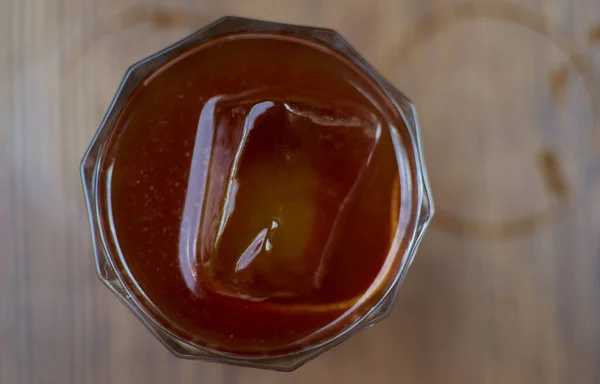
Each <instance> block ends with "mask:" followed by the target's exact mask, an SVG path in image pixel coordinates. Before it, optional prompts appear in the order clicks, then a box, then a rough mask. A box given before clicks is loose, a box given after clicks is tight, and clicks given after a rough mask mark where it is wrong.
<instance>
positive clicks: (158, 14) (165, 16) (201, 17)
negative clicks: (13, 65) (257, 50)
mask: <svg viewBox="0 0 600 384" xmlns="http://www.w3.org/2000/svg"><path fill="white" fill-rule="evenodd" d="M217 18H218V16H217V15H216V14H212V13H211V14H207V13H198V12H189V11H186V10H180V9H174V8H168V7H165V6H159V5H152V4H140V5H135V6H132V7H130V8H127V9H125V10H124V11H122V12H121V13H120V14H119V16H118V17H116V18H113V19H111V21H109V22H106V23H100V24H101V25H100V26H99V27H98V29H99V30H100V32H99V33H98V34H95V35H94V36H92V37H91V38H90V39H89V41H87V42H84V43H83V49H82V50H81V51H79V52H76V53H75V54H73V55H72V56H71V57H70V58H69V59H67V60H65V61H64V63H65V64H64V65H63V67H64V70H65V71H71V70H73V68H75V67H76V66H77V65H78V64H79V63H80V62H81V61H82V60H83V58H85V56H86V55H87V54H89V52H90V51H92V50H93V48H94V46H96V44H98V43H99V42H100V41H101V40H103V39H105V38H108V37H109V36H113V35H116V34H119V33H121V32H124V31H127V30H130V29H132V28H135V27H138V26H142V25H147V26H148V27H150V28H152V29H154V30H157V31H167V30H175V29H179V28H186V29H190V30H195V29H200V28H202V27H204V26H206V25H207V24H208V23H210V22H212V21H214V20H216V19H217Z"/></svg>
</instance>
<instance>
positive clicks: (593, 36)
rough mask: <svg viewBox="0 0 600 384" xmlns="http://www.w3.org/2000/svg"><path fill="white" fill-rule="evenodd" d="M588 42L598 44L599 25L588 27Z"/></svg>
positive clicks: (599, 37)
mask: <svg viewBox="0 0 600 384" xmlns="http://www.w3.org/2000/svg"><path fill="white" fill-rule="evenodd" d="M588 43H590V44H600V25H597V26H595V27H592V28H590V30H589V31H588Z"/></svg>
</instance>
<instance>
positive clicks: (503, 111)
mask: <svg viewBox="0 0 600 384" xmlns="http://www.w3.org/2000/svg"><path fill="white" fill-rule="evenodd" d="M493 3H494V4H496V5H492V6H490V5H489V4H490V3H485V2H483V1H477V0H473V1H469V2H468V3H464V2H456V1H442V0H437V1H434V0H430V1H415V0H379V1H361V0H346V1H343V0H339V1H333V0H329V1H321V0H309V1H303V2H291V1H276V0H256V1H252V2H249V1H241V0H239V1H238V0H219V1H217V0H206V1H202V2H199V1H191V0H177V1H171V2H168V3H167V2H158V1H156V3H151V2H140V1H134V0H118V1H117V0H105V1H96V0H18V1H17V0H0V52H2V54H0V383H2V384H4V383H6V384H12V383H16V384H28V383H138V382H139V383H149V384H152V383H192V382H195V383H223V384H237V383H240V384H246V383H306V382H314V383H329V382H339V383H361V384H362V383H365V382H368V383H400V382H406V383H427V384H431V383H445V384H447V383H528V384H529V383H582V384H583V383H590V384H591V383H598V382H600V369H599V368H598V367H600V328H599V327H598V324H600V240H599V239H600V236H598V233H599V230H600V156H599V153H598V151H597V150H596V149H595V148H600V145H598V139H599V138H600V134H598V133H599V132H598V131H600V127H598V126H596V125H597V118H596V117H595V116H594V113H599V112H600V105H599V104H598V103H597V101H596V100H597V99H598V96H597V95H598V93H600V82H599V80H598V79H600V77H598V75H597V72H598V69H599V67H600V62H599V61H598V60H599V58H600V56H599V55H598V50H599V49H600V48H599V46H598V45H597V44H595V43H596V42H597V41H598V39H597V36H598V25H600V3H599V2H598V1H597V0H575V1H562V0H536V1H534V0H527V1H519V2H518V6H516V7H515V6H514V5H515V4H514V3H510V4H512V5H510V4H509V3H507V2H505V1H494V2H493ZM457 4H458V5H457ZM497 4H501V5H500V7H503V6H504V5H505V4H509V5H507V7H512V8H511V9H513V11H514V12H516V14H515V15H516V18H517V20H520V21H519V22H513V21H514V20H512V21H511V20H510V19H505V18H503V17H494V15H496V16H498V15H499V14H502V12H505V9H504V8H501V9H500V11H498V9H499V8H498V5H497ZM486 7H487V8H486ZM482 9H484V10H483V11H482ZM485 9H487V11H486V10H485ZM503 9H504V10H503ZM440 10H442V11H443V12H446V13H444V14H443V15H442V17H438V16H435V17H431V15H432V14H435V12H440ZM513 11H510V12H513ZM469 12H470V13H469ZM494 12H496V13H494ZM226 14H233V15H240V16H247V17H256V18H264V19H271V20H277V21H283V22H294V23H300V24H310V25H319V26H327V27H331V28H334V29H336V30H338V31H339V32H341V33H342V34H343V35H344V36H345V37H346V38H347V39H348V40H349V41H350V42H351V43H352V44H353V45H355V47H356V48H357V49H358V50H359V51H360V52H361V53H362V54H363V55H364V56H365V57H366V58H367V59H368V60H369V61H370V62H372V63H373V64H374V66H375V67H377V68H378V69H380V70H381V71H382V72H383V74H384V75H386V76H387V77H388V78H389V79H390V80H391V81H392V82H393V83H394V84H396V85H397V86H398V87H400V89H402V90H403V91H404V92H405V93H407V94H408V95H409V96H410V97H411V98H412V99H413V100H414V101H415V103H416V105H417V108H418V111H419V113H420V119H421V129H422V135H423V144H424V148H425V156H426V161H427V164H428V167H429V173H430V177H431V183H432V188H433V193H434V198H435V201H436V203H437V206H438V208H439V211H440V212H441V213H444V215H446V217H450V218H451V219H452V220H454V221H452V220H451V221H450V222H448V221H444V220H443V219H442V217H443V215H440V218H439V219H437V220H434V225H433V227H432V228H431V230H430V231H429V232H428V233H427V235H426V237H425V240H424V243H423V245H422V247H421V249H420V252H419V254H418V256H417V258H416V260H415V262H414V264H413V267H412V269H411V271H410V273H409V276H408V278H407V280H406V282H405V284H404V286H403V287H402V290H401V293H400V295H399V297H398V301H397V304H396V307H395V310H394V312H393V314H392V315H391V316H390V318H388V319H387V320H386V321H384V322H383V323H381V324H379V325H377V326H375V327H373V328H371V329H369V330H368V331H365V332H362V333H360V334H358V335H356V336H354V337H352V338H351V339H350V340H349V341H348V342H346V343H344V344H342V345H341V346H339V347H337V348H335V349H333V350H332V351H330V352H328V353H326V354H325V355H323V356H321V357H319V358H317V359H316V360H314V361H313V362H311V363H309V364H308V365H307V366H305V367H303V368H301V369H299V370H298V371H296V372H293V373H291V374H281V373H274V372H267V371H259V370H251V369H243V368H232V367H226V366H221V365H216V364H207V363H202V362H192V361H184V360H178V359H176V358H174V357H172V356H171V355H170V354H169V353H168V352H167V351H166V350H165V349H164V348H163V347H162V346H161V345H160V343H159V342H158V341H156V340H155V339H154V338H153V337H152V336H151V335H150V334H149V333H148V332H147V331H146V330H145V329H144V328H143V327H141V326H140V324H138V322H137V320H136V319H135V318H134V316H133V315H132V314H131V313H129V311H128V310H127V309H126V308H125V307H124V306H122V305H121V303H120V302H119V301H118V300H117V299H116V298H115V297H113V296H112V294H110V293H109V291H108V290H107V289H105V288H104V287H103V286H102V285H101V284H100V282H99V281H98V280H97V279H96V277H95V271H94V265H93V258H92V250H91V243H90V236H89V231H88V223H87V217H86V212H85V209H84V204H83V198H82V191H81V184H80V180H79V172H78V166H79V161H80V158H81V157H82V155H83V152H84V151H85V149H86V147H87V145H88V143H89V142H90V140H91V138H92V135H93V134H94V132H95V130H96V128H97V125H98V123H99V122H100V119H101V118H102V116H103V114H104V112H105V110H106V108H107V107H108V104H109V103H110V101H111V98H112V96H113V93H114V92H115V90H116V87H117V85H118V83H119V81H120V79H121V77H122V76H123V74H124V72H125V70H126V68H127V67H128V66H129V65H130V64H131V63H133V62H135V61H137V60H139V59H140V58H143V57H145V56H147V55H149V54H151V53H153V52H155V51H157V50H159V49H160V48H162V47H164V46H166V45H167V44H170V43H172V42H174V41H176V40H178V39H180V38H182V37H184V36H186V35H187V34H189V33H191V32H192V31H193V30H195V29H197V28H199V27H201V26H202V25H204V24H206V23H208V22H210V21H211V20H213V19H215V18H217V17H219V16H223V15H226ZM428 15H429V16H428ZM436 15H437V14H436ZM461 15H462V16H461ZM464 15H467V16H468V15H471V16H473V15H475V16H476V17H463V16H464ZM519 15H521V16H519ZM513 16H514V15H513ZM428 17H429V19H428ZM419 20H432V21H428V23H429V24H418V22H419ZM440 20H441V21H440ZM527 20H529V21H531V20H533V22H534V24H535V23H538V24H537V25H538V26H537V27H535V25H534V27H531V26H530V27H531V28H530V27H528V26H527V25H526V24H527ZM523 23H525V24H523ZM540 23H541V24H540ZM414 26H419V27H418V28H421V29H423V31H421V30H420V29H418V28H417V29H415V27H414ZM540 26H542V27H541V30H540ZM546 27H547V30H545V29H544V28H546ZM544 31H545V32H544ZM548 31H550V32H549V33H546V32H548ZM411 36H413V37H411ZM411 39H413V40H411ZM407 42H408V43H410V44H409V46H410V50H406V49H404V48H406V47H407V45H406V43H407ZM557 96H558V97H557ZM563 193H564V195H565V196H568V198H562V197H561V194H563ZM547 210H549V212H550V213H551V215H550V216H548V217H547V218H546V219H544V220H545V221H544V224H543V225H538V224H539V222H538V221H535V220H533V222H534V224H533V225H530V226H528V227H527V228H525V229H527V230H517V231H513V232H514V233H513V232H511V233H510V236H507V235H506V233H503V232H501V231H500V232H498V231H495V230H494V228H504V227H502V225H500V226H498V223H500V224H502V223H511V222H515V221H516V222H518V220H523V219H527V218H529V219H531V218H532V217H534V218H535V217H536V216H535V215H540V214H543V213H544V212H546V211H547ZM544 217H546V216H544ZM535 223H537V224H535ZM469 226H474V227H475V228H476V229H475V230H469V229H468V228H470V227H469ZM486 226H487V227H486ZM465 228H466V229H465ZM477 228H479V229H477ZM481 228H483V229H481ZM485 228H487V229H485ZM490 228H492V230H491V232H493V233H495V234H496V235H495V236H482V235H481V233H482V232H486V231H488V232H489V229H490ZM494 231H495V232H494Z"/></svg>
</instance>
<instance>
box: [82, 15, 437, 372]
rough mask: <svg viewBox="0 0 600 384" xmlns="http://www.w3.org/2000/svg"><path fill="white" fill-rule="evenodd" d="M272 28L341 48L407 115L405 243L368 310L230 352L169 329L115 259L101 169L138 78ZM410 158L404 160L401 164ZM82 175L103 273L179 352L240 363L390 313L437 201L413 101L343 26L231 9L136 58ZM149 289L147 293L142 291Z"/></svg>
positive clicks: (264, 359) (265, 362) (309, 353)
mask: <svg viewBox="0 0 600 384" xmlns="http://www.w3.org/2000/svg"><path fill="white" fill-rule="evenodd" d="M244 32H251V33H269V34H281V35H287V36H295V37H300V38H303V39H307V40H310V41H313V42H316V43H319V44H322V45H325V46H327V47H328V48H329V49H331V50H333V51H335V52H337V53H339V54H341V55H343V56H344V57H345V58H347V59H348V60H350V61H351V62H352V63H353V64H355V65H356V66H357V67H358V68H359V69H360V70H362V71H364V73H366V74H367V75H368V76H369V77H370V78H371V79H372V80H373V81H374V82H375V83H376V84H377V85H378V86H379V87H380V88H381V89H382V90H383V92H384V93H385V96H386V97H387V98H388V99H389V101H390V102H391V103H392V104H393V107H394V108H395V109H397V111H398V112H399V114H400V115H401V116H402V118H403V120H404V123H405V127H402V128H404V129H403V130H402V131H401V132H400V130H399V132H396V134H397V136H398V137H401V138H402V140H403V143H404V150H405V151H406V154H405V155H404V158H405V159H406V161H404V162H399V164H400V165H399V167H400V168H403V167H404V168H405V169H404V170H403V171H402V172H400V174H401V175H405V176H404V177H403V178H402V179H401V184H402V185H403V186H404V188H405V189H406V190H405V191H403V192H405V193H404V194H406V195H408V196H404V194H403V197H402V201H401V208H402V209H401V213H400V218H399V226H401V229H402V230H401V231H399V232H398V233H399V235H398V236H399V238H397V239H395V243H397V244H399V247H398V253H397V256H396V258H395V262H394V263H392V264H393V265H388V266H386V268H391V270H392V271H393V273H391V274H389V275H390V277H389V278H388V279H387V280H386V281H385V282H384V284H385V287H384V288H385V289H384V290H383V292H384V293H383V294H382V295H381V297H380V298H378V300H377V301H376V302H368V304H367V305H369V308H367V309H366V310H365V311H362V313H363V314H362V315H361V316H360V317H359V318H357V319H356V320H355V321H354V322H353V323H351V324H350V325H348V326H346V327H345V328H344V329H342V330H341V331H340V332H338V333H337V334H335V335H334V336H332V337H329V338H328V339H326V340H323V341H320V342H318V343H316V344H313V345H310V346H307V347H305V348H303V349H301V350H299V351H296V352H293V353H286V354H282V355H265V356H262V355H261V356H255V355H252V356H243V355H238V354H231V353H224V352H221V351H218V350H214V349H211V348H207V347H204V346H201V345H196V344H194V343H191V342H189V341H187V340H184V339H182V338H181V337H179V336H177V335H175V334H173V333H172V332H170V331H169V330H168V329H167V328H166V327H164V326H163V325H161V321H160V319H157V318H156V317H155V316H154V315H152V314H151V313H150V311H148V310H146V309H145V308H144V306H143V305H142V304H141V303H140V301H139V300H138V298H137V297H139V292H132V291H130V288H128V286H127V284H125V281H124V279H125V278H126V277H125V276H123V273H120V272H119V271H118V269H117V268H116V266H115V261H114V260H115V258H116V255H113V254H112V252H111V247H110V246H109V245H108V244H109V242H110V241H111V239H110V233H109V232H110V231H106V230H105V228H103V225H102V221H101V218H100V216H101V212H100V208H99V193H98V188H99V186H98V185H99V181H98V180H99V173H100V164H101V159H102V156H103V150H104V149H105V147H106V145H107V142H108V139H109V137H110V134H111V131H112V130H113V129H114V127H115V124H116V122H117V119H118V117H119V115H120V114H121V112H122V111H123V109H124V108H125V106H126V104H127V103H128V100H129V99H130V97H131V96H132V95H133V93H134V91H135V90H136V89H137V88H138V86H139V85H140V84H141V83H142V82H143V81H144V80H145V79H146V78H148V76H150V75H151V74H152V73H154V72H155V71H156V70H157V69H159V68H160V67H161V66H163V65H164V64H165V63H166V62H168V61H170V60H171V59H173V58H175V57H177V56H178V55H180V54H182V53H183V52H185V51H187V50H188V49H190V48H191V47H193V46H195V45H197V44H199V43H202V42H205V41H207V40H210V39H212V38H215V37H217V36H222V35H227V34H234V33H244ZM402 164H404V165H402ZM81 177H82V181H83V186H84V193H85V199H86V204H87V209H88V213H89V219H90V224H91V233H92V239H93V244H94V248H95V249H94V251H95V258H96V267H97V273H98V276H99V278H100V280H101V281H102V282H103V283H104V284H105V285H106V286H107V287H108V288H109V289H110V290H111V291H112V292H113V293H114V294H115V295H116V296H117V297H118V298H119V299H121V301H122V302H123V303H124V304H125V305H126V306H128V307H129V308H130V309H131V310H132V312H133V313H134V314H135V315H136V316H137V317H138V319H139V320H140V321H141V322H142V323H143V324H144V325H145V326H146V327H147V328H148V329H149V330H150V332H152V333H153V334H154V335H155V336H156V337H157V338H158V339H159V340H160V341H161V342H162V343H163V345H164V346H165V347H166V348H167V349H168V350H169V351H171V352H172V353H173V354H174V355H176V356H178V357H181V358H188V359H201V360H207V361H215V362H221V363H228V364H234V365H241V366H248V367H256V368H265V369H273V370H280V371H291V370H294V369H296V368H298V367H300V366H301V365H303V364H305V363H306V362H308V361H309V360H311V359H313V358H315V357H316V356H317V355H319V354H321V353H323V352H324V351H326V350H328V349H329V348H331V347H333V346H335V345H337V344H339V343H340V342H341V341H343V340H345V339H346V338H347V337H349V336H350V335H351V334H353V333H354V332H357V331H359V330H362V329H365V328H368V327H370V326H371V325H373V324H374V323H376V322H378V321H380V320H382V319H384V318H385V317H386V316H388V315H389V314H390V312H391V310H392V307H393V303H394V300H395V297H396V294H397V293H398V290H399V288H400V285H401V284H402V281H403V279H404V277H405V276H406V273H407V270H408V268H409V267H410V265H411V263H412V261H413V258H414V255H415V252H416V250H417V248H418V245H419V243H420V241H421V239H422V237H423V234H424V232H425V230H426V228H427V226H428V225H429V222H430V221H431V218H432V216H433V211H434V208H433V202H432V198H431V194H430V188H429V185H428V180H427V173H426V170H425V165H424V163H423V159H422V153H421V143H420V139H419V126H418V122H417V116H416V113H415V108H414V106H413V104H412V103H411V101H410V100H409V99H408V98H407V97H406V96H405V95H404V94H403V93H402V92H400V91H399V90H398V89H396V88H395V87H394V86H393V85H391V84H390V83H389V82H388V81H387V80H385V79H384V78H383V77H382V76H381V75H380V74H379V73H377V71H375V70H374V69H373V68H372V67H371V66H370V65H369V64H368V63H367V62H366V61H365V60H364V59H363V58H362V57H361V56H360V55H359V54H358V53H357V52H356V51H355V50H354V49H353V48H352V47H351V46H350V45H349V44H348V43H347V42H346V41H345V40H344V39H343V38H342V37H341V36H340V35H339V34H338V33H337V32H335V31H332V30H328V29H323V28H312V27H303V26H296V25H286V24H279V23H272V22H265V21H260V20H252V19H244V18H238V17H225V18H222V19H219V20H217V21H216V22H214V23H212V24H210V25H208V26H207V27H205V28H203V29H201V30H200V31H198V32H196V33H194V34H192V35H191V36H189V37H187V38H185V39H183V40H181V41H179V42H177V43H175V44H173V45H172V46H170V47H168V48H166V49H164V50H162V51H160V52H158V53H156V54H154V55H152V56H150V57H148V58H146V59H144V60H142V61H140V62H138V63H136V64H134V65H133V66H131V67H130V68H129V70H128V71H127V73H126V74H125V77H124V79H123V81H122V83H121V85H120V87H119V89H118V90H117V93H116V96H115V98H114V100H113V102H112V104H111V105H110V107H109V109H108V111H107V113H106V115H105V117H104V119H103V121H102V123H101V124H100V127H99V129H98V131H97V133H96V135H95V137H94V138H93V140H92V143H91V144H90V146H89V148H88V150H87V152H86V154H85V156H84V158H83V160H82V163H81ZM142 295H143V293H142Z"/></svg>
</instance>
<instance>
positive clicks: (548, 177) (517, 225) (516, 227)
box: [384, 2, 600, 240]
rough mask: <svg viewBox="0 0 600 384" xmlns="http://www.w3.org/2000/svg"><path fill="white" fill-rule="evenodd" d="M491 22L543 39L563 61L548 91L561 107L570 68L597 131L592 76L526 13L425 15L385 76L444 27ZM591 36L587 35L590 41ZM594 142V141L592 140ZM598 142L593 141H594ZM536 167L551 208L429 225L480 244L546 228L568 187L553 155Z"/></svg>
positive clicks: (560, 37)
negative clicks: (583, 92) (577, 78)
mask: <svg viewBox="0 0 600 384" xmlns="http://www.w3.org/2000/svg"><path fill="white" fill-rule="evenodd" d="M482 19H483V20H495V21H500V22H505V23H508V24H513V25H516V26H520V27H524V28H526V29H529V30H531V31H533V32H535V33H537V34H539V35H542V36H544V37H546V38H547V39H549V41H551V42H552V43H553V44H554V45H555V46H556V47H557V48H559V49H560V50H561V51H562V52H563V53H564V54H565V55H566V56H567V58H568V63H567V64H566V65H565V66H562V67H560V68H558V69H556V70H554V71H553V72H552V73H550V74H549V77H548V79H549V83H550V84H549V91H550V94H551V96H552V98H553V99H554V100H555V101H556V102H562V101H564V97H565V91H566V88H567V86H568V83H569V79H570V69H571V68H573V69H574V70H575V71H576V72H577V74H578V75H579V76H581V77H582V78H583V80H584V85H585V87H586V91H587V93H588V97H589V99H590V104H591V106H592V110H593V120H594V121H593V132H594V134H596V135H598V132H597V130H598V129H600V127H598V122H599V117H598V112H597V111H596V109H597V108H596V106H597V105H599V103H598V97H597V95H596V92H595V89H594V88H593V84H595V83H594V78H595V77H594V73H593V70H592V69H593V66H592V64H591V62H590V59H589V57H588V56H587V55H586V54H585V53H584V52H583V51H582V50H581V49H580V48H579V46H578V44H577V43H576V42H575V41H573V40H571V39H569V38H568V37H566V36H565V34H564V33H563V32H562V31H561V29H560V28H559V27H557V26H556V25H555V24H553V23H551V22H550V21H549V20H547V19H546V18H545V17H544V16H543V15H540V14H538V13H536V12H534V11H532V10H529V9H528V8H526V7H523V6H520V5H517V4H509V3H497V2H481V3H473V2H463V3H457V4H453V5H450V6H443V7H440V8H438V9H436V10H433V11H431V12H429V13H427V14H426V15H425V16H424V17H423V18H422V19H421V20H420V21H418V22H417V23H416V24H414V25H413V26H412V27H410V28H409V30H408V32H407V33H405V34H404V35H403V36H402V38H401V40H400V42H399V43H398V46H397V47H398V48H397V49H396V50H395V51H394V53H393V56H392V57H390V58H389V59H388V60H387V61H386V63H387V69H388V70H387V72H386V71H385V70H384V73H390V72H391V70H392V69H396V68H399V67H400V66H401V65H402V64H403V63H404V62H405V60H406V59H407V58H408V57H409V56H410V55H411V54H412V53H413V52H414V51H415V49H416V48H417V47H419V46H421V45H422V44H423V43H425V42H427V41H428V40H430V39H431V38H433V37H434V36H436V35H437V34H439V33H441V32H442V31H444V30H445V29H447V28H448V27H449V26H451V25H453V24H456V23H461V22H466V21H474V20H482ZM595 33H596V32H590V40H594V39H595V37H594V38H592V35H594V36H595ZM598 138H599V139H600V137H598ZM594 141H598V140H594ZM538 166H539V170H540V172H541V175H542V178H543V180H544V182H545V184H546V187H547V189H548V191H549V192H550V193H551V194H552V195H553V196H554V197H555V198H556V203H555V204H553V205H551V206H549V207H547V208H546V209H545V210H543V211H541V212H539V213H534V214H531V215H527V216H525V217H522V218H517V219H511V220H503V221H497V222H492V221H480V220H476V219H467V218H463V217H460V216H458V215H456V214H454V213H451V212H449V211H446V210H444V209H443V208H438V209H437V212H436V215H435V217H434V219H433V221H432V225H433V226H435V227H437V228H440V229H442V230H444V231H446V232H450V233H454V234H457V235H462V236H469V237H475V238H480V239H486V240H503V239H507V238H510V237H516V236H525V235H530V234H533V233H535V232H538V231H540V230H542V229H544V228H547V227H550V226H551V225H552V224H553V223H554V222H555V220H556V219H557V217H558V216H559V215H560V214H561V213H562V211H563V209H562V208H563V207H564V206H565V204H564V203H565V202H567V200H568V196H569V187H568V183H567V182H566V178H565V177H564V175H563V172H562V167H561V165H560V161H559V158H558V156H557V155H556V154H555V152H553V151H551V150H549V149H546V148H543V149H542V150H541V151H540V152H539V153H538Z"/></svg>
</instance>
